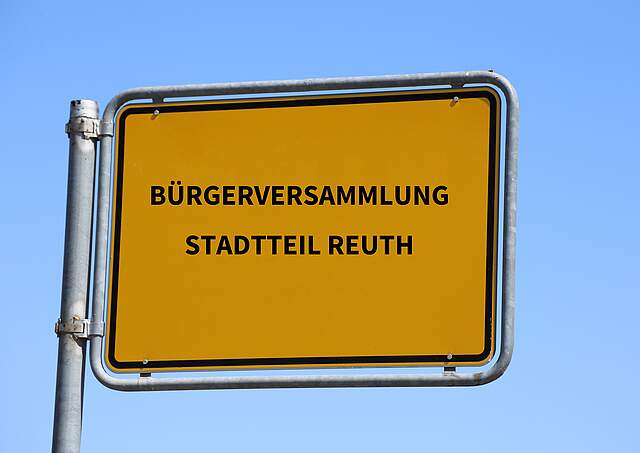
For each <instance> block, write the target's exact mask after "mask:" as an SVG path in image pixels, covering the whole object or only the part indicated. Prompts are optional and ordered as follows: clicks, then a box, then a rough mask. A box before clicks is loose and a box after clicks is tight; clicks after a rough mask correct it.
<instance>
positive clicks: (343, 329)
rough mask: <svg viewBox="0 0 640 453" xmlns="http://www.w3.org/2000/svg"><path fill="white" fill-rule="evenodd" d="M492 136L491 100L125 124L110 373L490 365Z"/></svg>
mask: <svg viewBox="0 0 640 453" xmlns="http://www.w3.org/2000/svg"><path fill="white" fill-rule="evenodd" d="M499 129H500V98H499V96H498V95H497V94H496V93H495V92H494V91H493V90H491V89H489V88H485V87H480V88H468V89H454V90H429V91H396V92H375V93H358V94H348V95H328V96H298V97H275V98H268V99H266V98H253V99H242V100H238V99H233V100H223V101H201V102H200V101H199V102H188V103H186V102H185V103H162V104H131V105H127V106H125V107H123V108H122V109H121V111H120V112H119V114H118V117H117V122H116V147H115V156H116V162H115V172H114V174H115V180H114V199H113V213H112V235H111V257H110V279H109V284H110V287H109V301H108V304H109V305H108V321H107V347H106V363H107V364H108V366H109V367H110V369H112V370H113V371H123V372H142V371H145V370H146V371H162V370H166V371H170V370H185V369H226V368H247V367H248V368H255V367H260V368H277V367H329V366H331V367H333V366H349V367H351V366H405V365H440V366H442V365H456V366H460V365H480V364H483V363H486V362H487V361H489V360H490V358H491V357H492V355H493V352H494V345H495V300H496V268H497V264H496V257H497V225H498V199H499V196H498V193H499V181H498V175H499V148H500V146H499V142H500V138H499V137H500V133H499Z"/></svg>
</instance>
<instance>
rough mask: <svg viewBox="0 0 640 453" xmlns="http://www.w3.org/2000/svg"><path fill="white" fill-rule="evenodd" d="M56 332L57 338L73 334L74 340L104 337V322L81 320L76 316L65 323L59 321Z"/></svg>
mask: <svg viewBox="0 0 640 453" xmlns="http://www.w3.org/2000/svg"><path fill="white" fill-rule="evenodd" d="M54 331H55V332H56V335H57V336H60V335H63V334H71V335H73V337H74V338H76V339H79V338H85V339H86V338H89V337H104V323H103V322H102V321H91V320H90V319H80V318H78V317H77V316H74V317H73V318H71V319H67V320H65V321H63V320H62V319H58V321H57V322H56V325H55V329H54Z"/></svg>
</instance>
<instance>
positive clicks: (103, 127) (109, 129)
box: [98, 121, 113, 137]
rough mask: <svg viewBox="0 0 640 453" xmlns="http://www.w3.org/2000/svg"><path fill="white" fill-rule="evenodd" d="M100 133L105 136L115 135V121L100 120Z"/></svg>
mask: <svg viewBox="0 0 640 453" xmlns="http://www.w3.org/2000/svg"><path fill="white" fill-rule="evenodd" d="M98 135H99V136H100V137H104V136H105V135H107V136H109V137H113V123H112V122H111V121H100V128H99V130H98Z"/></svg>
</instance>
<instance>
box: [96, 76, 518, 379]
mask: <svg viewBox="0 0 640 453" xmlns="http://www.w3.org/2000/svg"><path fill="white" fill-rule="evenodd" d="M467 84H486V85H491V86H493V87H495V88H497V89H499V90H500V91H501V92H502V94H503V95H504V97H505V100H506V128H505V129H506V141H505V167H504V168H505V170H504V171H505V178H504V181H505V182H504V208H503V209H504V211H503V229H502V234H503V238H502V241H503V252H502V316H501V343H500V353H499V356H498V359H497V360H496V361H495V363H494V364H493V365H492V366H491V367H490V368H488V369H486V370H483V371H480V372H477V373H453V372H447V373H444V374H436V373H427V374H364V375H315V376H309V375H304V376H300V375H289V376H287V375H284V376H283V375H278V376H203V377H180V378H156V377H150V376H144V375H143V376H140V377H138V378H128V379H127V378H119V377H115V376H112V375H111V374H109V373H108V372H107V371H106V370H105V368H104V364H103V362H102V348H103V338H102V337H98V336H95V337H91V338H90V339H89V343H90V363H91V369H92V370H93V374H94V375H95V377H96V379H98V381H100V382H101V383H102V384H103V385H105V386H106V387H109V388H111V389H114V390H121V391H158V390H207V389H259V388H321V387H325V388H326V387H459V386H477V385H483V384H487V383H489V382H492V381H494V380H496V379H497V378H499V377H500V376H502V374H504V372H505V371H506V369H507V367H508V365H509V363H510V362H511V357H512V354H513V346H514V321H515V241H516V204H517V200H516V196H517V160H518V129H519V110H520V108H519V103H518V96H517V94H516V91H515V89H514V88H513V86H512V85H511V84H510V83H509V81H508V80H507V79H506V78H505V77H503V76H501V75H499V74H497V73H495V72H492V71H469V72H448V73H447V72H444V73H421V74H407V75H390V76H372V77H346V78H326V79H304V80H281V81H269V82H240V83H216V84H200V85H175V86H160V87H142V88H133V89H130V90H126V91H123V92H121V93H119V94H118V95H116V96H115V97H114V98H113V99H112V100H111V101H110V102H109V104H108V105H107V107H106V109H105V111H104V114H103V117H102V124H101V128H102V129H104V130H113V122H114V118H115V115H116V113H117V111H118V109H119V108H120V107H122V106H123V105H124V104H126V103H127V102H129V101H132V100H139V99H149V100H153V101H154V102H158V101H163V100H164V99H166V98H176V97H180V98H184V97H196V96H223V95H234V94H244V95H248V94H259V93H297V92H308V91H338V90H356V89H376V88H394V87H395V88H409V87H427V86H438V85H450V86H452V87H462V86H464V85H467ZM112 154H113V137H112V136H111V135H103V136H102V137H101V141H100V155H99V167H98V171H97V176H98V197H97V208H96V211H97V213H96V214H97V216H96V217H97V220H96V233H95V234H96V238H95V239H96V241H95V244H96V246H95V260H94V269H93V293H92V311H91V313H92V315H91V320H92V322H102V320H103V317H104V302H105V294H106V281H107V255H108V249H107V246H108V236H109V206H110V202H111V179H112V174H111V170H112V166H111V164H112Z"/></svg>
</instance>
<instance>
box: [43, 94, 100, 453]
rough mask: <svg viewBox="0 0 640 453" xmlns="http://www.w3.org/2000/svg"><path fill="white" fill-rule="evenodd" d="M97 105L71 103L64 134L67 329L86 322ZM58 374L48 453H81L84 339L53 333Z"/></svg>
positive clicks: (64, 300) (64, 301) (63, 318)
mask: <svg viewBox="0 0 640 453" xmlns="http://www.w3.org/2000/svg"><path fill="white" fill-rule="evenodd" d="M97 119H98V104H97V103H96V102H95V101H90V100H75V101H71V111H70V115H69V124H68V126H67V128H68V129H67V130H68V133H69V175H68V182H67V214H66V227H65V243H64V266H63V276H62V301H61V305H60V320H61V321H62V322H63V323H67V324H71V323H73V321H74V320H82V319H84V318H85V317H86V314H87V306H88V297H87V296H88V294H87V290H88V283H89V267H90V261H91V228H92V214H91V213H92V206H93V182H94V179H93V178H94V172H95V155H96V137H95V136H93V135H94V134H93V133H92V129H93V127H94V125H97V123H96V121H97ZM58 337H59V340H58V371H57V377H56V400H55V413H54V420H53V442H52V449H51V451H52V452H53V453H63V452H64V453H77V452H79V451H80V436H81V430H82V402H83V390H84V371H85V348H86V344H85V343H86V342H85V340H81V339H77V338H76V337H75V336H74V334H73V333H70V332H67V333H65V332H59V333H58Z"/></svg>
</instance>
